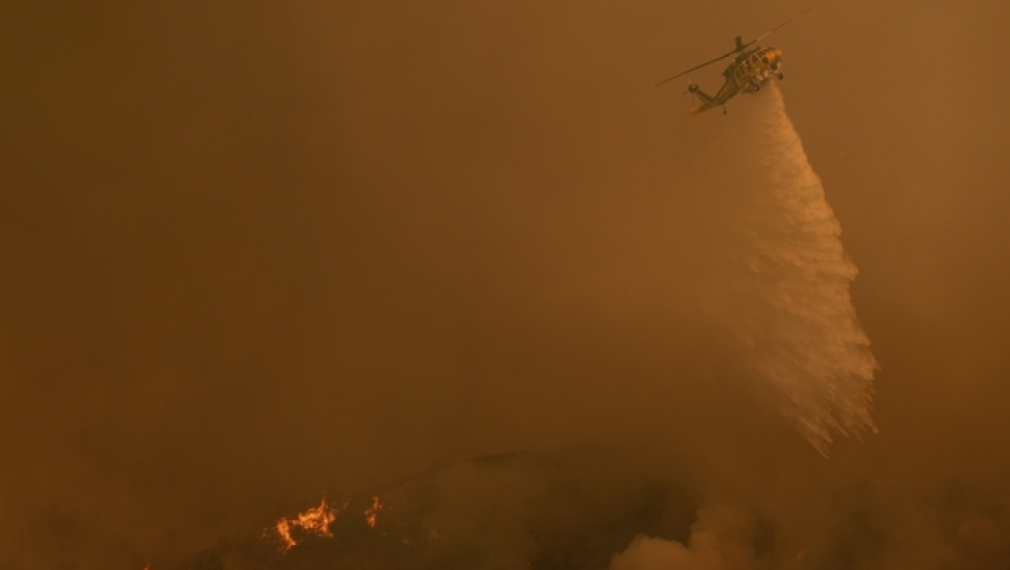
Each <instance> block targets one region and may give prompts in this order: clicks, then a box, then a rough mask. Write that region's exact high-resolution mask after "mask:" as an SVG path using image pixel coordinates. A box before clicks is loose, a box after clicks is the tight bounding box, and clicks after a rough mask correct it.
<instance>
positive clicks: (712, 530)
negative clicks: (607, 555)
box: [610, 503, 760, 570]
mask: <svg viewBox="0 0 1010 570" xmlns="http://www.w3.org/2000/svg"><path fill="white" fill-rule="evenodd" d="M759 530H760V527H759V525H758V521H757V519H756V518H755V517H754V516H753V515H752V513H750V512H749V511H747V510H746V509H744V508H742V507H740V506H738V505H730V504H723V503H717V504H713V505H710V506H705V507H703V508H701V509H699V510H698V517H697V521H696V522H695V523H694V525H692V526H691V538H690V541H689V542H688V544H687V545H684V544H682V543H680V542H678V541H676V540H664V539H661V538H650V537H647V536H644V535H639V536H638V537H636V538H635V540H634V541H633V542H632V543H631V546H629V547H628V549H627V550H625V551H624V552H622V553H620V554H618V555H616V556H614V558H613V561H612V562H611V565H610V570H663V569H666V568H677V569H678V570H729V569H737V570H752V569H756V568H760V566H758V565H757V563H756V560H757V559H756V555H757V553H756V549H755V542H756V541H755V537H756V536H757V534H758V532H759Z"/></svg>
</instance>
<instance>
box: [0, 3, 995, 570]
mask: <svg viewBox="0 0 1010 570" xmlns="http://www.w3.org/2000/svg"><path fill="white" fill-rule="evenodd" d="M806 5H807V4H806V3H805V2H803V1H801V0H772V1H771V2H763V3H750V2H748V3H744V2H730V1H719V0H716V1H714V2H631V3H627V2H626V3H605V2H597V3H586V2H555V3H550V2H548V3H543V2H523V1H520V2H514V1H513V2H490V3H486V2H485V3H482V4H480V5H476V4H473V3H469V2H460V1H442V0H437V1H434V2H427V3H409V2H393V3H375V2H356V1H344V2H337V3H323V2H311V1H306V0H299V1H297V2H287V3H266V2H230V3H200V2H168V3H139V4H138V3H130V2H112V1H106V2H92V3H84V4H79V5H59V6H56V5H50V4H47V3H39V2H19V1H12V2H7V3H5V4H4V6H3V8H0V62H2V68H3V69H4V70H5V71H6V72H5V74H4V75H5V79H4V82H3V83H4V85H3V86H2V87H0V125H2V127H3V128H2V133H3V134H2V135H0V145H2V146H0V199H2V207H0V216H2V218H0V530H2V531H3V532H0V566H4V567H13V568H18V567H19V566H17V564H22V565H23V566H21V567H23V568H49V567H57V565H58V564H59V563H60V562H61V561H78V562H81V564H82V565H81V566H80V567H82V568H90V567H93V566H92V565H94V564H97V562H96V561H109V560H111V561H112V562H108V563H110V564H121V565H122V567H124V568H133V567H134V566H133V565H135V564H137V563H140V564H144V563H146V561H147V560H149V558H148V557H149V556H150V555H149V554H148V553H149V552H152V551H153V552H157V553H161V552H165V551H167V550H172V549H176V550H180V551H187V550H192V549H195V548H199V547H201V546H203V545H206V544H209V543H211V542H212V541H213V540H215V539H216V538H217V537H220V536H230V535H233V534H234V535H237V534H241V533H244V532H247V531H249V529H254V528H256V527H257V525H261V524H262V523H263V521H264V520H269V519H270V518H271V517H275V516H277V515H278V514H280V513H283V512H290V508H291V506H292V505H304V504H306V502H313V501H316V500H317V499H318V497H319V496H320V495H321V494H323V493H324V492H325V493H330V494H331V495H334V496H339V495H340V494H342V493H349V492H354V491H358V490H361V489H364V488H366V487H368V486H370V485H381V484H384V483H385V482H388V481H391V480H394V479H396V478H398V477H402V476H405V475H409V474H411V473H414V472H416V471H418V470H420V469H423V468H425V467H427V466H429V465H431V464H433V463H435V462H441V461H448V460H452V459H457V458H463V457H471V456H476V455H482V454H488V453H496V452H501V451H509V450H514V449H524V448H530V447H550V446H555V445H562V444H566V443H573V442H586V441H594V442H595V441H608V442H613V441H636V442H641V441H644V440H648V441H649V442H650V445H655V446H657V449H671V450H672V449H681V448H684V449H689V450H695V451H692V452H690V453H698V454H700V455H705V454H706V453H707V454H708V455H705V456H706V457H707V459H699V461H702V462H707V465H708V467H705V468H704V469H711V470H712V471H713V472H717V471H718V472H720V473H722V474H723V475H722V476H713V480H717V481H719V485H722V486H724V487H725V488H727V489H737V490H739V492H740V493H742V494H744V495H747V494H748V493H751V492H755V491H754V490H756V489H760V488H761V487H762V485H765V484H766V483H767V482H768V481H769V480H774V479H775V476H774V475H775V474H782V473H789V474H795V481H803V482H804V483H797V484H798V485H800V486H803V487H804V488H809V489H814V490H812V491H810V493H811V494H812V495H813V494H816V491H815V490H817V489H832V488H835V487H839V486H843V485H847V484H851V483H853V482H855V481H858V480H860V479H864V478H865V479H870V480H874V481H881V482H883V483H882V484H883V485H892V486H898V487H901V486H915V485H919V484H921V485H924V486H925V485H930V484H932V483H933V482H934V481H939V480H940V479H942V478H944V477H948V476H957V477H963V478H966V479H970V480H973V481H975V480H978V481H988V482H992V481H995V482H998V483H1000V484H1002V485H1004V486H1005V484H1006V483H1007V476H1008V473H1007V468H1008V467H1010V462H1008V460H1010V446H1008V445H1007V441H1006V440H1007V435H1008V434H1010V420H1008V419H1007V414H1006V412H1005V411H1006V410H1007V409H1010V383H1007V378H1008V375H1010V351H1008V350H1007V344H1008V340H1010V302H1008V300H1007V297H1006V295H1007V291H1008V290H1010V232H1008V231H1007V228H1006V223H1005V219H1006V218H1007V215H1008V213H1010V195H1008V193H1007V189H1008V188H1010V167H1008V166H1007V165H1006V164H1007V163H1006V154H1007V152H1008V150H1010V140H1008V138H1010V135H1007V133H1010V113H1008V112H1007V109H1006V106H1005V93H1006V92H1007V90H1008V88H1010V79H1008V75H1007V74H1006V73H1005V72H1004V71H1003V69H1002V67H1001V62H1000V58H1001V55H1002V54H1003V53H1004V52H1005V51H1006V48H1005V41H1006V40H1005V30H1006V29H1007V28H1008V25H1010V4H1007V3H1006V2H1002V1H993V0H960V1H957V2H955V1H953V0H931V1H929V2H923V3H919V4H916V5H910V4H909V3H907V2H897V1H889V0H883V1H876V2H870V1H867V0H830V1H828V2H827V3H825V4H824V5H823V6H821V7H819V8H817V9H816V10H814V11H812V12H810V13H809V14H807V15H806V16H805V17H804V18H803V19H802V20H799V21H797V22H795V23H793V24H791V25H790V26H788V27H786V28H784V29H782V30H781V31H780V32H778V33H776V34H775V35H773V36H771V37H770V38H769V39H768V43H769V44H770V45H774V46H776V47H779V48H781V49H783V50H784V52H785V63H784V68H783V70H784V72H785V80H784V82H782V84H781V89H782V92H783V94H784V99H785V102H786V107H787V110H788V112H789V115H790V117H791V118H792V120H793V122H794V124H795V126H796V130H797V131H798V132H799V134H800V136H801V137H802V140H803V143H804V145H805V148H806V150H807V154H808V155H809V159H810V162H811V164H812V165H813V167H814V169H815V170H816V171H817V173H818V174H819V175H820V176H821V178H822V180H823V183H824V187H825V189H826V192H827V198H828V202H829V203H830V204H831V205H832V207H833V208H834V210H835V214H836V216H837V217H838V219H839V221H840V223H841V226H842V228H843V230H844V233H843V235H842V241H843V243H844V245H845V247H846V249H847V250H848V252H849V254H850V255H851V257H852V259H853V261H854V262H855V264H856V266H857V267H858V268H859V269H860V274H859V277H858V278H857V280H856V281H855V285H854V286H853V289H852V297H853V302H854V304H855V308H856V311H857V314H858V315H859V317H860V318H861V320H862V324H863V327H864V329H865V330H866V333H867V334H868V336H869V338H870V340H871V342H872V349H873V352H874V354H875V356H876V358H877V360H878V361H879V363H880V366H881V369H880V371H879V373H878V375H877V381H876V383H875V388H876V397H875V402H874V406H873V416H874V418H875V421H876V423H877V426H878V427H879V429H880V433H879V435H874V436H870V437H868V438H867V439H866V440H865V441H863V442H849V441H842V442H840V443H839V444H837V445H836V446H835V447H834V449H833V455H832V458H831V459H830V460H828V461H826V460H824V459H822V458H821V457H820V456H819V455H817V454H816V452H815V451H814V450H813V449H811V448H810V447H809V446H807V445H806V443H805V442H803V440H802V438H801V437H800V436H798V435H797V434H795V433H794V432H793V431H792V430H791V428H790V427H789V425H788V424H787V423H786V422H785V421H784V420H783V419H782V418H779V417H778V416H777V415H776V414H774V413H771V412H770V411H768V410H767V409H765V408H763V407H762V406H761V404H760V402H759V401H758V398H755V397H753V395H752V394H750V393H749V392H748V391H747V389H745V388H744V387H742V386H738V385H737V384H736V383H735V382H734V380H733V378H731V377H729V376H728V374H729V373H728V372H727V370H728V365H726V358H727V355H729V356H731V355H732V352H731V347H728V346H725V345H724V344H723V343H722V341H721V340H720V338H719V330H718V328H717V327H715V326H713V325H712V323H710V322H708V321H707V320H706V319H705V318H704V315H703V314H702V313H701V312H699V311H698V310H697V304H698V299H699V298H700V297H699V296H700V295H703V293H704V292H705V291H707V290H709V289H710V288H711V287H712V285H713V283H715V282H716V281H717V280H718V278H719V276H720V275H721V273H720V271H721V270H720V268H721V267H722V266H723V264H724V263H725V262H726V259H728V257H727V255H728V252H729V249H728V246H727V244H726V243H725V242H724V241H722V240H723V238H724V236H725V235H726V231H727V230H728V229H731V228H732V223H733V219H732V216H731V215H729V214H727V212H734V211H735V210H734V209H733V196H734V189H733V188H731V187H726V188H718V189H713V188H710V187H708V186H706V181H707V180H710V176H709V174H710V173H712V172H716V171H719V170H721V169H726V170H728V171H730V172H733V171H734V170H733V169H734V168H735V167H736V166H735V165H737V164H741V163H744V162H746V161H747V159H748V156H749V153H750V150H751V146H752V144H751V142H750V141H748V140H747V138H746V136H745V134H746V133H742V132H741V131H739V130H738V129H734V116H735V113H736V110H735V107H736V106H737V105H744V104H746V102H744V101H741V100H734V101H733V102H731V104H730V105H729V113H728V115H726V116H723V115H721V114H720V113H719V112H718V111H713V112H709V113H705V114H703V115H701V116H697V117H688V115H687V112H688V110H689V109H690V101H689V99H688V98H687V96H684V95H682V94H681V91H683V85H682V84H679V83H677V82H672V83H671V84H670V85H667V86H664V87H661V88H653V87H652V85H653V84H654V83H656V82H657V81H659V80H661V79H663V78H665V77H667V76H669V75H672V74H674V73H677V72H679V71H681V70H682V69H684V68H687V67H689V66H691V65H694V64H695V63H698V62H699V61H703V60H705V59H707V58H711V57H714V56H716V55H718V54H720V53H724V52H725V51H728V50H729V49H731V48H732V45H733V44H732V42H733V37H734V36H736V35H738V34H741V35H743V36H744V38H745V39H747V38H750V37H754V36H757V35H759V34H761V33H763V32H764V31H766V30H768V29H770V28H771V27H773V26H774V25H776V24H778V23H779V22H781V21H783V20H784V19H786V18H788V17H790V16H791V15H793V14H795V13H797V12H798V11H799V10H801V9H802V8H804V7H805V6H806ZM714 67H715V69H709V70H707V71H702V72H698V73H697V74H696V75H695V76H694V78H695V79H696V80H697V81H699V82H700V83H701V84H702V86H703V87H704V88H706V89H708V90H709V91H714V90H715V89H716V88H717V87H718V80H719V71H720V69H718V67H719V66H714ZM701 449H704V450H707V451H706V452H704V453H703V452H701V451H697V450H701ZM730 473H732V474H733V475H729V474H730ZM783 488H784V487H783ZM748 489H749V491H748ZM782 492H784V491H782ZM112 552H114V553H115V554H114V555H113V554H110V553H112ZM70 567H73V566H70ZM104 567H112V566H104ZM117 567H118V566H117ZM137 570H139V568H138V569H137Z"/></svg>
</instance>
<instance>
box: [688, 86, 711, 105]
mask: <svg viewBox="0 0 1010 570" xmlns="http://www.w3.org/2000/svg"><path fill="white" fill-rule="evenodd" d="M687 90H688V91H690V92H691V93H693V94H695V95H697V96H698V98H699V99H701V100H702V101H703V102H705V103H711V102H712V101H713V100H714V99H713V97H712V96H711V95H709V94H708V93H705V92H704V91H702V90H701V88H700V87H698V84H697V83H692V84H690V85H688V86H687Z"/></svg>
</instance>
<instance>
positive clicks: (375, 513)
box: [365, 497, 382, 528]
mask: <svg viewBox="0 0 1010 570" xmlns="http://www.w3.org/2000/svg"><path fill="white" fill-rule="evenodd" d="M381 510H382V503H380V502H379V498H378V497H372V506H370V507H368V508H367V509H365V522H366V523H368V526H370V527H372V528H375V523H377V522H378V519H379V511H381Z"/></svg>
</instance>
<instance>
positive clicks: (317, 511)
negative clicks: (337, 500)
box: [274, 497, 340, 551]
mask: <svg viewBox="0 0 1010 570" xmlns="http://www.w3.org/2000/svg"><path fill="white" fill-rule="evenodd" d="M338 514H340V510H339V509H334V508H332V507H330V506H329V505H328V504H326V498H325V497H324V498H323V500H322V502H321V503H320V504H319V506H318V507H315V508H312V509H309V510H307V511H305V512H304V513H300V514H299V515H298V516H297V517H295V518H293V519H289V518H283V517H282V518H281V519H280V520H279V521H277V524H276V525H275V527H274V528H275V529H276V530H277V534H278V535H279V536H280V538H281V541H282V542H283V543H284V550H285V551H287V550H291V549H292V548H293V547H294V546H295V545H297V544H298V541H297V540H295V537H294V536H292V534H291V531H292V530H293V529H294V528H299V529H301V530H302V531H304V532H308V533H310V534H314V535H316V536H321V537H323V538H330V537H332V536H333V533H332V532H330V524H331V523H332V522H333V521H335V520H337V515H338Z"/></svg>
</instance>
